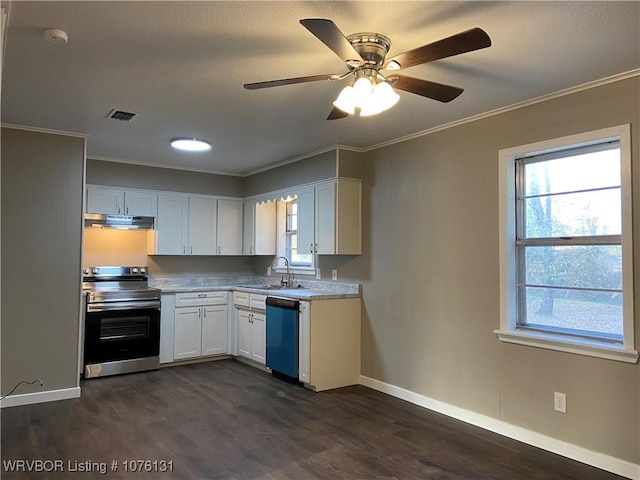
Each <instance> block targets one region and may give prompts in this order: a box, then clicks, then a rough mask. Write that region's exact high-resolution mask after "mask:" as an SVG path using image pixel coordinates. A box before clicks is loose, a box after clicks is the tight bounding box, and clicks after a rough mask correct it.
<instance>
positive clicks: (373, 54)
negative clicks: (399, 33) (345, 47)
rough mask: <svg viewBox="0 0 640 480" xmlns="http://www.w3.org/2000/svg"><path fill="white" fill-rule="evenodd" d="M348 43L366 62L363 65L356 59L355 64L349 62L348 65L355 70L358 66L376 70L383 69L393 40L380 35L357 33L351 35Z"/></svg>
mask: <svg viewBox="0 0 640 480" xmlns="http://www.w3.org/2000/svg"><path fill="white" fill-rule="evenodd" d="M347 41H348V42H349V43H350V44H351V45H352V46H353V48H354V49H355V51H356V52H358V53H359V54H360V56H361V57H362V59H363V60H364V62H365V64H364V65H361V62H360V61H357V60H355V59H354V62H353V63H352V62H351V60H348V61H347V65H348V66H350V67H353V68H356V67H358V66H363V67H367V68H374V69H376V70H378V69H380V68H382V66H383V64H384V59H385V57H386V55H387V52H388V51H389V49H390V48H391V40H389V38H387V37H385V36H384V35H381V34H379V33H355V34H353V35H349V36H348V37H347Z"/></svg>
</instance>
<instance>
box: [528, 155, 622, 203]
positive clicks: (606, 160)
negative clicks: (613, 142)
mask: <svg viewBox="0 0 640 480" xmlns="http://www.w3.org/2000/svg"><path fill="white" fill-rule="evenodd" d="M525 178H526V187H525V189H526V190H525V195H527V196H529V195H540V194H546V193H561V192H574V191H577V190H591V189H595V188H606V187H617V186H620V178H621V177H620V149H619V148H615V149H612V150H605V151H602V152H593V153H587V154H582V155H574V156H570V157H564V158H558V159H555V160H547V161H541V162H532V163H526V164H525Z"/></svg>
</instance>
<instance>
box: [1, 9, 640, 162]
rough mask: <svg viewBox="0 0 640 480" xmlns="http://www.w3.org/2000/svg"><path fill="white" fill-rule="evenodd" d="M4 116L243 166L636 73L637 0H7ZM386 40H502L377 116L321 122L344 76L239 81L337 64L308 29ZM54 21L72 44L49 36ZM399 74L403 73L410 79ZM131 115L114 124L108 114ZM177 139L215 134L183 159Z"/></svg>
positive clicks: (639, 49)
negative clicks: (445, 89) (477, 35)
mask: <svg viewBox="0 0 640 480" xmlns="http://www.w3.org/2000/svg"><path fill="white" fill-rule="evenodd" d="M9 12H10V16H9V28H8V33H7V43H6V50H5V56H4V63H3V79H2V122H3V123H9V124H18V125H27V126H32V127H40V128H47V129H55V130H62V131H68V132H77V133H81V134H86V135H88V136H89V140H88V155H89V157H93V158H102V159H114V160H121V161H128V162H135V163H142V164H156V165H159V166H169V165H171V166H178V167H181V168H189V169H196V170H203V171H213V172H223V173H230V174H246V173H247V172H251V171H254V170H257V169H260V168H263V167H265V166H267V165H272V164H276V163H279V162H281V161H284V160H287V159H291V158H296V157H299V156H302V155H305V154H308V153H310V152H314V151H318V150H321V149H324V148H326V147H330V146H332V145H348V146H353V147H358V148H367V147H370V146H372V145H377V144H380V143H383V142H386V141H389V140H392V139H395V138H399V137H403V136H406V135H411V134H414V133H416V132H420V131H424V130H427V129H431V128H434V127H437V126H439V125H443V124H447V123H450V122H453V121H456V120H459V119H463V118H467V117H470V116H473V115H477V114H480V113H483V112H487V111H491V110H494V109H496V108H500V107H504V106H508V105H512V104H515V103H518V102H521V101H525V100H528V99H531V98H535V97H539V96H542V95H545V94H548V93H552V92H557V91H560V90H563V89H566V88H569V87H572V86H577V85H582V84H585V83H587V82H591V81H595V80H598V79H602V78H605V77H608V76H611V75H616V74H619V73H622V72H629V71H631V70H635V69H638V68H640V2H637V1H626V2H610V1H606V2H591V1H589V2H580V1H577V2H576V1H571V2H555V1H553V2H536V1H528V2H476V1H473V2H431V1H413V2H370V1H369V2H346V1H345V2H319V1H313V2H311V1H309V2H214V1H210V2H186V1H174V2H171V1H163V2H146V1H144V2H126V1H125V2H123V1H117V2H106V1H100V2H79V1H68V2H57V1H46V2H35V1H13V2H11V3H10V4H9ZM303 18H328V19H331V20H333V21H334V22H335V23H336V25H337V26H338V27H339V28H340V29H341V31H342V32H343V33H344V34H345V35H350V34H352V33H357V32H363V31H373V32H378V33H382V34H384V35H386V36H388V37H390V39H391V41H392V47H391V51H390V54H389V55H395V54H398V53H401V52H404V51H407V50H411V49H413V48H415V47H418V46H421V45H424V44H427V43H431V42H433V41H436V40H439V39H441V38H444V37H448V36H450V35H453V34H456V33H459V32H461V31H464V30H468V29H470V28H473V27H480V28H482V29H484V30H485V31H486V32H487V33H488V34H489V36H490V37H491V39H492V42H493V45H492V46H491V47H489V48H486V49H484V50H479V51H476V52H470V53H466V54H463V55H459V56H456V57H451V58H447V59H442V60H438V61H435V62H432V63H429V64H426V65H421V66H416V67H412V68H411V69H407V71H406V74H407V75H410V76H414V77H418V78H423V79H428V80H432V81H436V82H440V83H446V84H450V85H455V86H458V87H462V88H464V90H465V91H464V93H463V94H462V95H461V96H460V97H458V98H457V99H455V100H453V101H452V102H451V103H448V104H441V103H439V102H436V101H433V100H429V99H426V98H423V97H418V96H415V95H412V94H410V93H405V92H400V97H401V98H400V101H399V103H398V104H397V105H396V106H395V107H394V108H393V109H392V110H390V111H388V112H385V113H382V114H380V115H378V116H376V117H368V118H358V117H353V118H352V117H349V118H345V119H341V120H333V121H327V120H326V117H327V115H328V113H329V111H330V110H331V108H332V102H333V100H334V99H335V98H336V96H337V94H338V92H339V91H340V89H341V88H342V87H343V86H344V85H345V84H346V82H347V80H345V81H343V82H329V81H325V82H315V83H307V84H300V85H288V86H281V87H276V88H271V89H265V90H255V91H249V90H245V89H244V88H243V87H242V85H243V84H244V83H248V82H259V81H265V80H274V79H279V78H288V77H297V76H306V75H315V74H324V73H343V72H345V71H346V68H345V66H344V64H343V63H342V61H341V60H340V59H339V58H338V57H337V56H336V55H335V54H333V53H332V52H331V51H330V50H329V49H328V48H327V47H326V46H324V45H323V44H322V43H321V42H320V41H319V40H317V39H316V38H315V37H314V36H313V35H312V34H310V33H309V32H308V31H307V30H306V29H305V28H304V27H302V26H301V25H300V23H299V20H300V19H303ZM51 27H55V28H60V29H62V30H64V31H66V32H67V34H68V35H69V42H68V44H67V45H56V44H52V43H50V42H48V41H47V40H46V39H45V38H44V37H43V35H42V32H43V30H44V29H45V28H51ZM403 73H404V72H403ZM113 108H118V109H123V110H127V111H133V112H136V113H138V115H137V116H136V117H135V118H134V120H132V121H131V122H129V123H123V122H117V121H115V120H111V119H106V118H105V116H106V115H107V113H108V112H109V111H110V110H111V109H113ZM176 136H195V137H202V138H205V139H208V140H210V141H211V142H212V143H213V145H214V148H213V149H212V150H211V151H209V152H207V153H198V154H187V153H178V152H176V151H173V150H172V149H171V148H170V147H169V143H168V142H169V140H170V139H171V138H172V137H176Z"/></svg>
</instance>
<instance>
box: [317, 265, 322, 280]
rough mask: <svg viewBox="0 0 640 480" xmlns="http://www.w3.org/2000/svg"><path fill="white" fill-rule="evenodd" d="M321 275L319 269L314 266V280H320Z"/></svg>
mask: <svg viewBox="0 0 640 480" xmlns="http://www.w3.org/2000/svg"><path fill="white" fill-rule="evenodd" d="M321 278H322V276H321V275H320V269H319V268H316V280H320V279H321Z"/></svg>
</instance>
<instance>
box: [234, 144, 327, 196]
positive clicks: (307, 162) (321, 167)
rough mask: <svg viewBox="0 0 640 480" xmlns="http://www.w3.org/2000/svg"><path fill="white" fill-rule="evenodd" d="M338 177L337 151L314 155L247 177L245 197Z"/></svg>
mask: <svg viewBox="0 0 640 480" xmlns="http://www.w3.org/2000/svg"><path fill="white" fill-rule="evenodd" d="M335 176H336V150H329V151H328V152H324V153H320V154H318V155H313V156H311V157H308V158H305V159H302V160H299V161H297V162H293V163H288V164H286V165H282V166H280V167H277V168H272V169H271V170H266V171H264V172H260V173H256V174H255V175H250V176H248V177H245V190H244V195H245V196H246V197H250V196H251V195H258V194H260V193H266V192H273V191H275V190H280V189H282V188H287V187H290V186H292V185H302V184H305V183H311V182H316V181H318V180H324V179H326V178H333V177H335Z"/></svg>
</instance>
